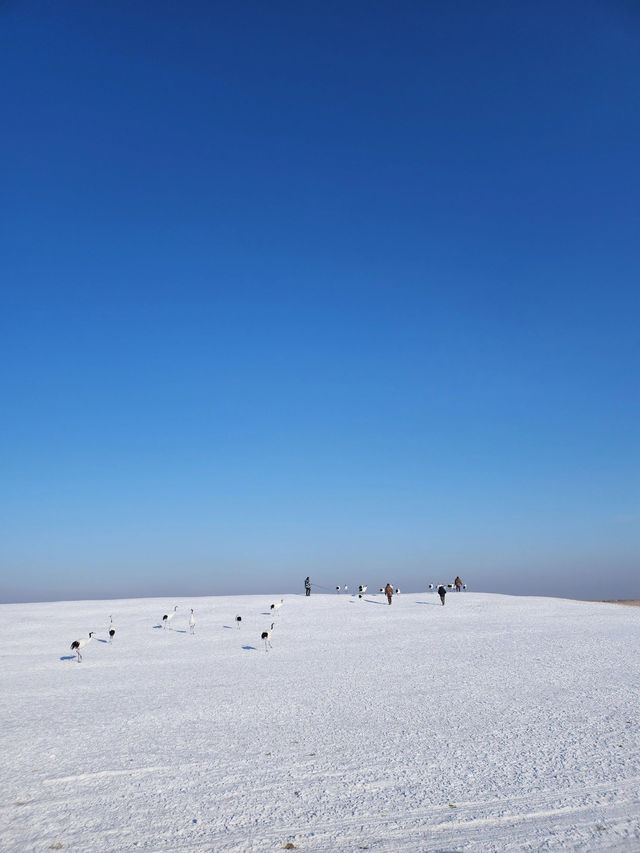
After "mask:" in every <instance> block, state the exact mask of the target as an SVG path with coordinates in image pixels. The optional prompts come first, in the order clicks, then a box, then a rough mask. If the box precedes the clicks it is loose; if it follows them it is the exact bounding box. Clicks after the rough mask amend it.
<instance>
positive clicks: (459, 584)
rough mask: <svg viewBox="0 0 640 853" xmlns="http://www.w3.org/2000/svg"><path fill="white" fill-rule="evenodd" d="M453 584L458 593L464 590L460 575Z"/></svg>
mask: <svg viewBox="0 0 640 853" xmlns="http://www.w3.org/2000/svg"><path fill="white" fill-rule="evenodd" d="M453 584H454V586H455V588H456V592H460V590H461V589H462V579H461V578H460V575H458V577H457V578H456V579H455V580H454V582H453Z"/></svg>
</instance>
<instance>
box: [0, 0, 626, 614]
mask: <svg viewBox="0 0 640 853" xmlns="http://www.w3.org/2000/svg"><path fill="white" fill-rule="evenodd" d="M0 48H1V49H0V75H1V79H2V81H3V84H2V94H1V95H0V98H1V100H2V133H1V137H0V163H1V166H0V168H1V169H2V182H1V193H2V196H1V197H2V223H1V226H2V227H1V235H2V236H1V240H2V245H1V246H0V250H1V268H2V300H1V305H0V309H1V310H0V322H1V330H0V334H1V337H0V340H1V347H2V359H1V362H0V371H1V378H2V385H1V395H2V397H1V399H2V416H1V418H0V430H1V434H2V443H1V451H0V453H1V456H0V468H1V471H2V474H1V478H0V525H1V529H0V568H1V569H2V573H3V580H2V594H3V598H4V600H9V601H13V600H27V601H28V600H46V599H64V598H100V597H129V596H149V595H165V594H167V595H196V594H215V593H216V592H219V593H225V594H229V593H236V592H237V593H242V592H262V591H264V592H270V591H282V592H290V591H293V592H302V581H303V579H304V577H305V575H307V574H309V575H310V576H311V579H312V581H313V582H315V583H316V584H318V588H319V587H322V586H324V587H327V588H329V589H333V588H334V586H335V585H336V584H338V583H341V584H342V583H349V584H351V585H354V584H355V585H357V584H359V583H367V584H369V585H370V586H372V587H377V586H378V585H382V584H384V583H386V582H387V581H388V580H389V581H391V582H392V583H394V584H395V585H397V586H400V588H405V589H406V590H407V591H409V590H421V589H424V588H425V585H426V584H427V583H429V582H430V581H441V580H452V579H453V577H454V576H455V575H456V574H460V575H461V576H462V578H463V579H464V580H465V581H467V583H468V584H469V587H470V588H471V589H476V590H483V591H502V592H510V593H527V594H530V593H532V594H542V595H564V596H571V597H576V598H632V597H640V580H639V576H640V572H639V571H638V570H639V569H640V560H639V558H638V553H639V552H638V545H639V544H640V543H639V540H640V535H639V533H640V441H639V423H640V404H639V399H640V398H639V381H638V376H639V368H640V351H639V334H638V329H639V319H640V312H639V310H638V309H639V307H640V298H639V295H638V286H639V282H640V278H639V272H640V208H639V199H640V165H639V157H638V153H639V152H640V96H639V92H640V10H639V9H638V6H637V4H636V3H634V2H624V0H574V2H563V0H535V2H534V0H531V2H513V1H512V0H503V2H498V0H487V1H486V2H482V3H478V2H475V0H468V2H461V0H456V1H454V2H446V3H445V2H427V1H426V0H425V2H421V3H416V2H403V0H401V2H398V1H397V0H394V2H380V3H365V2H344V0H341V2H333V0H329V2H327V0H323V2H309V3H306V2H304V3H300V2H293V0H291V2H268V3H263V2H260V3H258V2H247V3H220V2H193V0H191V2H190V0H186V2H181V3H174V2H171V3H169V2H163V0H158V2H154V3H150V2H137V1H136V0H133V2H132V0H127V2H118V1H117V0H116V2H114V0H109V2H101V0H95V2H90V3H86V2H79V0H68V2H65V0H61V2H56V3H52V2H49V0H47V2H44V0H40V1H39V0H13V2H12V0H8V2H5V3H3V4H2V6H1V7H0Z"/></svg>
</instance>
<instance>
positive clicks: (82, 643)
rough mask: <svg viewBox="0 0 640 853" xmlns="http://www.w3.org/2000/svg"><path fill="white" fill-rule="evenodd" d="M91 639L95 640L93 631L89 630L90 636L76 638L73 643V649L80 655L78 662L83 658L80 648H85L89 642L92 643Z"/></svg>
mask: <svg viewBox="0 0 640 853" xmlns="http://www.w3.org/2000/svg"><path fill="white" fill-rule="evenodd" d="M91 640H93V631H89V636H88V637H81V638H80V639H79V640H74V641H73V643H71V651H72V652H75V653H76V654H77V655H78V663H80V661H81V660H82V655H81V654H80V649H84V647H85V646H86V645H87V643H90V642H91Z"/></svg>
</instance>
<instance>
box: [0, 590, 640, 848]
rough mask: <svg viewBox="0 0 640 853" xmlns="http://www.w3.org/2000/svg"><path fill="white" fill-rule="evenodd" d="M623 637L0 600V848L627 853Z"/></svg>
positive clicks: (638, 662) (577, 620)
mask: <svg viewBox="0 0 640 853" xmlns="http://www.w3.org/2000/svg"><path fill="white" fill-rule="evenodd" d="M281 598H283V599H284V605H283V606H282V608H281V609H280V610H279V611H278V612H277V613H276V614H275V615H274V613H273V612H271V611H270V605H271V604H272V603H274V602H276V601H279V600H280V599H281ZM175 604H178V605H179V608H178V611H177V613H176V616H175V618H174V620H173V622H172V624H171V628H170V629H168V630H165V629H163V628H162V627H161V619H162V615H163V614H164V613H168V612H170V611H171V609H172V608H173V606H174V605H175ZM191 607H193V609H194V611H195V616H196V619H197V625H196V632H195V635H194V636H191V635H190V634H189V632H188V617H189V611H190V608H191ZM111 614H113V620H114V624H115V626H116V636H115V639H114V641H113V643H111V644H108V643H107V642H105V641H106V639H107V637H108V634H107V631H108V628H109V616H110V615H111ZM236 615H240V616H242V623H241V628H240V630H238V629H237V627H236V621H235V617H236ZM272 622H274V623H275V625H274V628H273V632H272V644H273V648H272V649H269V651H265V646H264V643H263V641H262V640H261V637H260V635H261V633H262V631H264V630H266V629H268V628H269V627H270V625H271V623H272ZM639 627H640V608H634V607H621V606H617V605H614V604H604V603H598V602H581V601H571V600H562V599H553V598H522V597H512V596H501V595H489V594H479V593H478V594H475V593H470V592H466V593H449V594H448V595H447V598H446V605H445V606H444V607H442V606H441V605H440V601H439V599H438V597H437V595H434V594H433V593H421V594H402V595H399V596H394V599H393V603H392V605H391V606H389V605H388V604H387V602H386V599H385V598H384V596H382V595H379V594H377V595H370V594H368V595H366V596H365V597H364V598H363V599H358V598H357V596H350V595H344V594H342V595H337V594H333V595H317V594H313V595H311V597H309V598H306V597H305V596H303V595H299V596H298V595H279V594H277V595H274V596H271V597H270V596H268V595H259V596H258V595H256V596H225V597H207V598H195V599H194V598H191V599H166V598H165V599H134V600H121V601H84V602H56V603H42V604H5V605H1V606H0V652H1V654H2V661H1V666H0V672H1V677H2V692H1V697H0V708H1V711H0V715H1V716H0V722H1V724H2V729H1V739H2V740H1V744H0V746H1V749H2V752H1V754H2V761H3V772H2V775H1V776H0V786H1V791H2V797H1V800H0V804H1V806H0V807H1V816H2V820H1V823H0V850H1V851H2V852H3V853H12V851H20V853H24V851H31V850H33V851H47V850H52V849H58V850H64V851H100V853H108V851H117V853H123V851H130V850H136V851H215V853H226V851H238V853H254V852H255V853H266V851H275V850H282V849H285V848H286V845H291V844H292V845H294V847H293V848H291V847H289V848H288V849H296V850H299V851H360V850H369V851H373V853H403V852H404V851H411V853H415V851H443V853H444V851H449V853H452V852H453V851H507V850H508V851H512V850H523V851H524V850H526V851H533V850H536V851H538V850H572V851H576V850H583V851H593V850H615V851H627V850H629V851H640V793H639V792H640V740H639V737H638V723H639V718H640V701H639V696H638V693H639V687H640V659H639V656H638V634H639ZM89 631H96V632H97V638H98V639H94V641H93V642H91V643H89V644H88V645H87V646H86V647H85V648H84V649H83V651H82V654H83V661H82V663H77V661H76V659H75V656H73V655H72V652H71V651H70V648H69V646H70V643H71V641H72V640H75V639H78V638H80V637H82V636H86V635H87V634H88V632H89Z"/></svg>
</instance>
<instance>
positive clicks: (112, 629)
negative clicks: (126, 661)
mask: <svg viewBox="0 0 640 853" xmlns="http://www.w3.org/2000/svg"><path fill="white" fill-rule="evenodd" d="M109 619H110V620H111V621H110V624H109V642H110V643H111V642H113V638H114V637H115V635H116V629H115V626H114V624H113V616H109Z"/></svg>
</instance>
